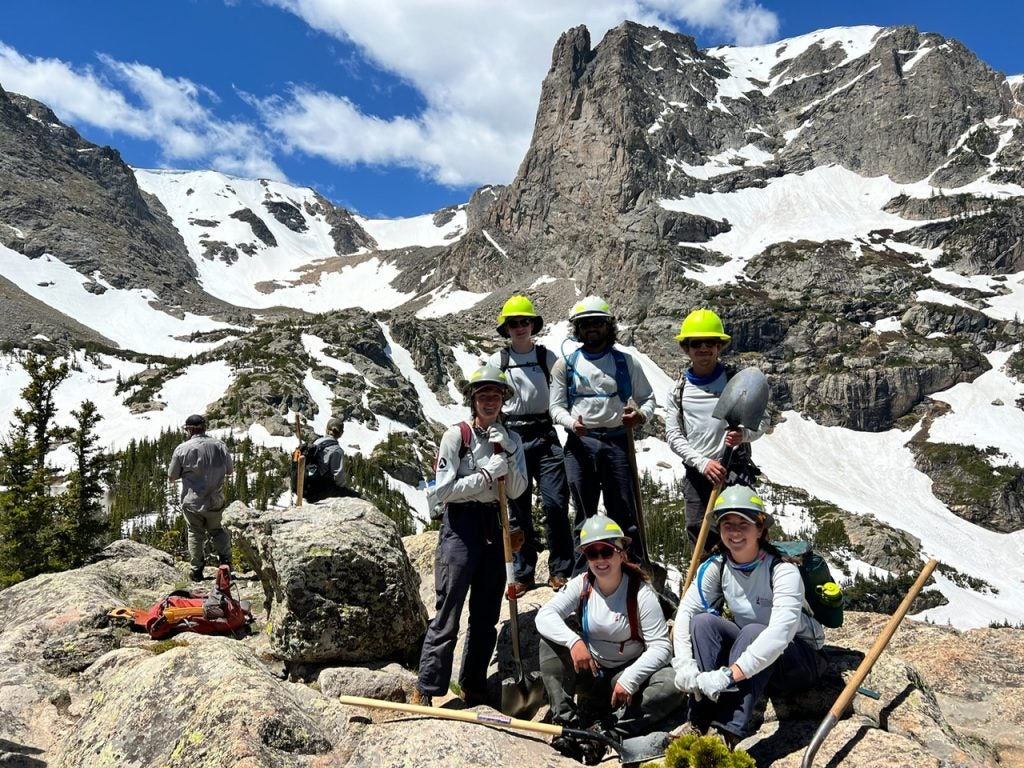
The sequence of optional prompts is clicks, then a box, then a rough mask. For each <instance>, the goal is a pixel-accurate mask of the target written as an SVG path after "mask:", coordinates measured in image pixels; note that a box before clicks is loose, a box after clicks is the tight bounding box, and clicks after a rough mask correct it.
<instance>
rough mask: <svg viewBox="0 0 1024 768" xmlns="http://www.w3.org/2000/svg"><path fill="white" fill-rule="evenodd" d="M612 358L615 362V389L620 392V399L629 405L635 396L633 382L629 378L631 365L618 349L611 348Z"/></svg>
mask: <svg viewBox="0 0 1024 768" xmlns="http://www.w3.org/2000/svg"><path fill="white" fill-rule="evenodd" d="M611 353H612V358H613V359H614V360H615V388H616V389H617V390H618V392H617V394H618V396H619V399H620V400H621V401H622V402H624V403H628V402H629V398H631V397H632V396H633V381H632V379H630V378H629V364H628V363H627V362H626V355H625V353H623V351H622V350H621V349H619V348H618V347H612V348H611Z"/></svg>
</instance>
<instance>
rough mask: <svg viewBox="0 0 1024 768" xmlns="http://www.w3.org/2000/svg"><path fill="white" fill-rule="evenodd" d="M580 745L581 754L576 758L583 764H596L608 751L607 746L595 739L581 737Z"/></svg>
mask: <svg viewBox="0 0 1024 768" xmlns="http://www.w3.org/2000/svg"><path fill="white" fill-rule="evenodd" d="M591 730H593V729H591ZM580 747H581V749H582V750H583V754H582V755H581V756H580V757H579V758H578V759H579V761H580V762H581V763H583V764H584V765H597V764H598V763H600V762H601V761H602V760H604V756H605V754H607V752H608V746H607V745H606V744H604V743H603V742H600V741H597V740H596V739H583V740H582V741H581V742H580Z"/></svg>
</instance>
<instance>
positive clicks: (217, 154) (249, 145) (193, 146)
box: [0, 43, 284, 179]
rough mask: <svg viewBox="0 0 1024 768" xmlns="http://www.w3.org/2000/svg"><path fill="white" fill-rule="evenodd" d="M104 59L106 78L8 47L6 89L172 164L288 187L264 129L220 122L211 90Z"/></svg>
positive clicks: (0, 60) (0, 66)
mask: <svg viewBox="0 0 1024 768" xmlns="http://www.w3.org/2000/svg"><path fill="white" fill-rule="evenodd" d="M98 58H99V62H100V66H101V68H100V69H99V70H97V69H95V68H93V67H82V68H80V69H75V68H74V67H73V66H72V65H70V64H68V63H66V62H63V61H60V60H59V59H43V58H29V57H25V56H22V55H21V54H20V53H18V52H17V51H16V50H14V49H13V48H11V47H9V46H7V45H4V44H3V43H0V83H3V86H4V88H5V89H6V90H9V91H12V92H14V93H21V94H24V95H26V96H30V97H31V98H33V99H37V100H38V101H41V102H43V103H44V104H46V105H47V106H48V107H50V108H51V109H52V110H53V111H54V112H55V113H56V114H57V116H58V117H59V118H60V119H61V120H62V121H63V122H66V123H72V124H80V123H88V124H89V125H93V126H95V127H97V128H100V129H103V130H105V131H109V132H111V133H120V134H123V135H127V136H130V137H132V138H135V139H142V140H146V141H152V142H154V143H156V144H157V145H158V146H159V147H160V151H161V153H162V155H163V158H164V161H165V162H166V163H168V164H171V163H178V164H180V163H182V162H185V163H191V164H196V165H209V166H210V167H213V168H215V169H216V170H219V171H223V172H225V173H232V174H235V175H242V176H249V177H254V176H260V177H269V178H274V179H284V174H283V173H282V172H281V170H280V169H279V168H278V167H277V164H276V163H275V162H274V160H273V157H272V154H271V151H270V149H269V148H268V146H267V140H266V138H265V137H264V136H263V135H262V134H261V133H260V131H259V130H258V129H257V128H256V127H254V126H252V125H247V124H245V123H240V122H232V121H223V120H220V119H219V118H217V117H216V116H215V115H214V113H213V112H212V111H211V110H209V109H208V108H206V107H205V106H203V104H202V103H201V100H202V99H204V98H206V99H209V100H211V101H216V95H215V94H213V93H211V92H210V91H209V90H207V89H205V88H203V87H201V86H198V85H196V84H195V83H193V82H191V81H190V80H187V79H185V78H170V77H166V76H165V75H164V74H163V73H162V72H160V70H158V69H155V68H153V67H149V66H146V65H144V64H138V63H125V62H120V61H117V60H115V59H113V58H111V57H109V56H105V55H100V56H99V57H98ZM130 95H131V96H133V98H129V96H130Z"/></svg>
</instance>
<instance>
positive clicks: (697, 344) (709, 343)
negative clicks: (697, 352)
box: [686, 339, 722, 349]
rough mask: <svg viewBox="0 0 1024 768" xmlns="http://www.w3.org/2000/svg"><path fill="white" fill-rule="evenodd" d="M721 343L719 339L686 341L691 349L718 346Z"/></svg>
mask: <svg viewBox="0 0 1024 768" xmlns="http://www.w3.org/2000/svg"><path fill="white" fill-rule="evenodd" d="M721 343H722V342H721V341H719V340H718V339H692V340H691V341H688V342H686V346H688V347H689V348H690V349H700V348H701V347H708V348H711V347H717V346H718V345H719V344H721Z"/></svg>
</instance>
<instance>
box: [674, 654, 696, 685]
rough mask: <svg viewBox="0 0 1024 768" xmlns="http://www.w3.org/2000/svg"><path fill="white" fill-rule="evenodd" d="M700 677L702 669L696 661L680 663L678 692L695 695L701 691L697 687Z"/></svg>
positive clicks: (687, 660)
mask: <svg viewBox="0 0 1024 768" xmlns="http://www.w3.org/2000/svg"><path fill="white" fill-rule="evenodd" d="M698 675H700V667H698V666H697V662H696V661H695V660H694V659H686V660H685V661H680V662H678V666H677V667H676V690H679V691H682V692H683V693H695V692H697V691H699V690H700V689H699V688H698V687H697V676H698Z"/></svg>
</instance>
